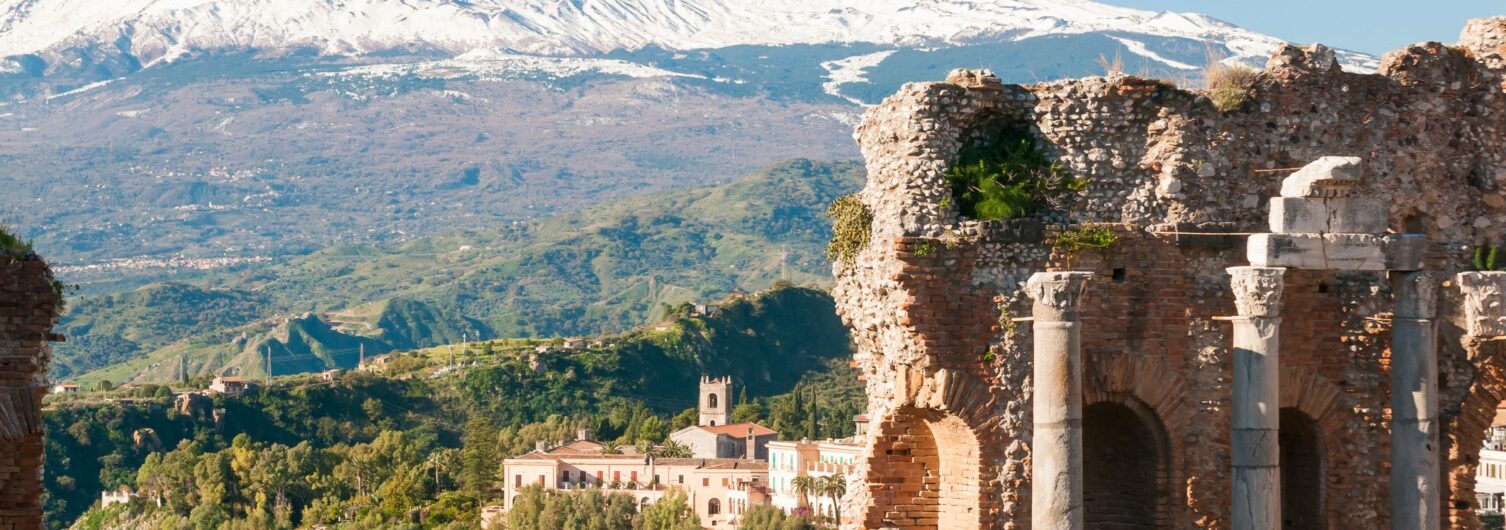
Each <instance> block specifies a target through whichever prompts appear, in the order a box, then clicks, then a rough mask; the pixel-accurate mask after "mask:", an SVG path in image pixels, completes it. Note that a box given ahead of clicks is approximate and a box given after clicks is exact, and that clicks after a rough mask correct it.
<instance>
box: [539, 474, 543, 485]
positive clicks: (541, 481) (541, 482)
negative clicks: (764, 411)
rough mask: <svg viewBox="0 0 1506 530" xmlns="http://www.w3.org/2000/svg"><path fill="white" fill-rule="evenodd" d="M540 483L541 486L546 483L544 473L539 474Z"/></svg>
mask: <svg viewBox="0 0 1506 530" xmlns="http://www.w3.org/2000/svg"><path fill="white" fill-rule="evenodd" d="M539 485H540V486H543V485H544V475H539Z"/></svg>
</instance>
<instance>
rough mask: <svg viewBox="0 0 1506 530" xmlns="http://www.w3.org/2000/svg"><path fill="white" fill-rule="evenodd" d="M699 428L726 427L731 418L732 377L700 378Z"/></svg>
mask: <svg viewBox="0 0 1506 530" xmlns="http://www.w3.org/2000/svg"><path fill="white" fill-rule="evenodd" d="M700 409H701V421H700V426H701V427H716V426H718V425H726V424H727V420H728V419H729V418H731V417H732V413H731V410H732V377H731V376H728V377H723V378H719V379H710V378H707V377H706V376H704V375H703V376H701V405H700Z"/></svg>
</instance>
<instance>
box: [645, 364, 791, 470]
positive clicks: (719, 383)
mask: <svg viewBox="0 0 1506 530" xmlns="http://www.w3.org/2000/svg"><path fill="white" fill-rule="evenodd" d="M731 394H732V378H731V377H724V378H720V379H708V378H706V377H702V378H701V390H700V398H699V403H700V405H699V407H698V408H699V410H700V419H699V421H697V422H696V425H695V426H693V427H686V428H684V429H680V430H678V431H675V432H673V433H670V435H669V439H670V440H674V441H675V442H677V443H680V444H684V445H686V446H688V447H690V450H691V454H692V455H693V456H695V457H696V458H746V459H750V460H764V459H766V458H768V450H767V449H766V446H767V445H768V444H769V442H772V441H774V440H775V439H777V438H779V433H777V432H775V431H774V430H773V429H770V428H768V427H764V426H762V425H759V424H757V423H733V424H728V422H729V421H731V420H730V418H731V417H732V403H731V399H730V397H731Z"/></svg>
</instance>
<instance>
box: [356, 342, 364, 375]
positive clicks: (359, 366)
mask: <svg viewBox="0 0 1506 530" xmlns="http://www.w3.org/2000/svg"><path fill="white" fill-rule="evenodd" d="M359 346H360V347H361V360H360V362H357V363H356V370H357V371H359V370H360V369H362V368H365V367H366V343H364V342H363V343H361V344H359Z"/></svg>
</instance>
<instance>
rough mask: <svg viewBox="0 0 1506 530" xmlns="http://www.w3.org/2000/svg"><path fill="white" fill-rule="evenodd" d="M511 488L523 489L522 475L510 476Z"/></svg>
mask: <svg viewBox="0 0 1506 530" xmlns="http://www.w3.org/2000/svg"><path fill="white" fill-rule="evenodd" d="M512 487H514V488H521V487H523V475H513V476H512Z"/></svg>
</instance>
